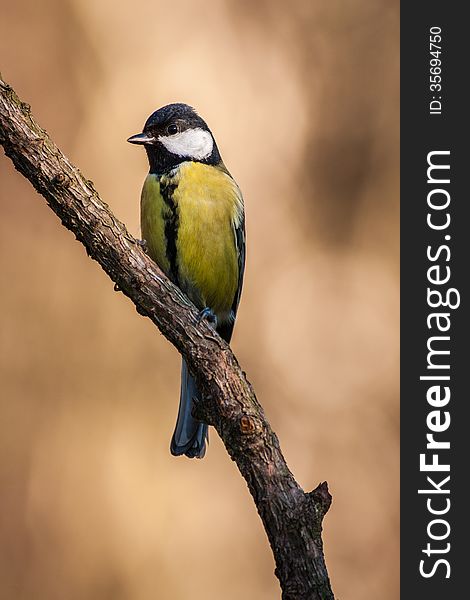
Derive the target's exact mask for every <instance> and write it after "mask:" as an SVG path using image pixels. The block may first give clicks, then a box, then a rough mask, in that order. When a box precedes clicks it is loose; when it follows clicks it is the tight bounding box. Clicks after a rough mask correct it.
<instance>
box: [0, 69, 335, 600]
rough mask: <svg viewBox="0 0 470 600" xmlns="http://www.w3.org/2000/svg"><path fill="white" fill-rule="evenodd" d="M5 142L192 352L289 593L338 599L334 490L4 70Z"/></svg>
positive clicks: (205, 407)
mask: <svg viewBox="0 0 470 600" xmlns="http://www.w3.org/2000/svg"><path fill="white" fill-rule="evenodd" d="M0 143H1V144H2V145H3V147H4V150H5V154H6V155H7V156H8V157H9V158H10V159H11V160H12V161H13V163H14V165H15V167H16V168H17V169H18V171H20V173H22V174H23V175H24V176H25V177H26V178H27V179H29V181H30V182H31V183H32V185H33V186H34V187H35V188H36V190H37V191H38V192H39V193H40V194H42V195H43V196H44V198H45V199H46V201H47V203H48V204H49V206H50V207H51V208H52V210H53V211H54V212H55V213H56V214H57V215H58V216H59V218H60V219H61V221H62V224H63V225H64V226H65V227H67V228H68V229H70V230H71V231H72V232H73V233H74V235H75V237H76V238H77V240H79V241H80V242H81V243H82V244H83V245H84V246H85V248H86V251H87V253H88V255H89V256H90V257H91V258H93V259H94V260H96V261H97V262H98V263H99V264H100V265H101V267H102V268H103V269H104V271H105V272H106V273H107V274H108V275H109V277H110V278H111V279H112V280H113V281H114V282H115V284H116V289H118V290H121V291H122V292H123V293H124V294H126V296H128V297H129V298H130V299H131V300H132V301H133V302H134V304H135V306H136V310H137V312H138V313H139V314H141V315H144V316H146V317H149V318H150V319H151V320H152V321H153V323H154V324H155V325H156V326H157V327H158V329H159V330H160V331H161V332H162V333H163V335H164V336H165V337H166V338H167V339H168V340H169V341H170V342H171V343H172V344H173V345H174V346H175V347H176V348H177V349H178V350H179V352H181V354H182V355H183V356H184V357H185V358H186V360H187V363H188V366H189V369H190V371H191V372H192V373H193V375H194V376H195V377H196V380H197V384H198V386H199V387H200V389H201V390H202V392H203V395H204V401H203V402H201V403H200V404H199V405H198V406H197V407H196V414H197V416H198V417H199V418H201V419H203V420H205V421H206V422H207V423H209V424H210V425H213V426H214V427H215V429H216V430H217V432H218V434H219V435H220V437H221V438H222V440H223V442H224V444H225V447H226V449H227V452H228V453H229V455H230V457H231V458H232V460H234V461H235V462H236V464H237V467H238V469H239V471H240V473H241V474H242V476H243V477H244V479H245V480H246V482H247V484H248V488H249V490H250V493H251V495H252V497H253V500H254V502H255V504H256V508H257V509H258V513H259V515H260V517H261V519H262V521H263V525H264V528H265V530H266V533H267V535H268V538H269V542H270V544H271V548H272V551H273V554H274V558H275V561H276V575H277V577H278V578H279V581H280V584H281V588H282V597H283V598H284V599H285V600H294V599H295V600H301V599H307V598H308V599H314V600H320V599H321V600H332V599H334V596H333V592H332V590H331V586H330V582H329V579H328V573H327V570H326V565H325V559H324V555H323V543H322V538H321V531H322V520H323V517H324V515H325V513H326V512H327V510H328V508H329V506H330V503H331V496H330V494H329V492H328V486H327V484H326V483H322V484H320V485H319V486H318V487H317V488H316V489H315V490H313V491H312V492H309V493H306V492H304V491H303V490H302V488H301V487H300V486H299V484H298V483H297V482H296V481H295V479H294V477H293V475H292V473H291V472H290V471H289V468H288V467H287V464H286V462H285V460H284V457H283V455H282V453H281V450H280V447H279V441H278V439H277V436H276V434H275V433H274V432H273V430H272V429H271V427H270V425H269V423H268V421H267V419H266V416H265V414H264V411H263V409H262V407H261V405H260V404H259V402H258V400H257V399H256V396H255V393H254V390H253V388H252V386H251V385H250V383H249V382H248V381H247V379H246V376H245V373H244V372H243V371H242V370H241V369H240V366H239V364H238V362H237V359H236V358H235V356H234V355H233V353H232V351H231V349H230V347H229V346H228V345H227V344H226V343H225V342H224V341H223V340H222V339H221V338H220V337H219V336H218V335H217V333H215V332H214V331H213V330H212V329H211V327H210V326H209V325H208V324H207V323H206V322H205V321H202V322H198V318H197V317H198V313H197V310H196V308H195V307H194V306H193V305H192V304H191V303H190V302H189V300H188V299H187V298H186V297H185V296H184V295H183V294H182V293H181V291H180V290H179V289H178V288H177V287H175V286H174V285H173V284H172V283H171V282H170V281H169V280H168V279H167V278H166V277H165V275H164V274H163V273H162V272H161V271H160V269H159V268H158V267H157V265H156V264H155V263H154V262H153V261H152V260H151V259H150V258H149V257H148V256H147V255H146V254H145V252H144V251H143V249H142V247H141V245H140V244H139V242H138V240H136V239H134V238H133V237H132V235H130V234H129V232H128V231H127V230H126V228H125V227H124V225H123V224H122V223H120V222H119V221H118V220H117V219H116V217H115V216H114V215H113V214H112V212H111V211H110V210H109V208H108V206H107V205H106V204H105V203H104V202H103V201H102V200H101V199H100V197H99V196H98V193H97V192H96V190H95V189H94V187H93V183H92V182H91V181H89V180H87V179H85V177H83V175H82V174H81V173H80V171H79V170H78V169H77V168H76V167H75V166H73V165H72V164H71V163H70V162H69V160H68V159H67V158H66V157H65V156H64V154H62V152H61V151H60V150H59V149H58V148H57V146H56V145H55V144H54V142H53V141H52V140H51V139H50V138H49V136H48V135H47V133H46V132H45V131H44V130H43V129H41V127H39V125H38V124H37V123H36V122H35V120H34V118H33V117H32V115H31V110H30V107H29V105H27V104H25V103H23V102H21V101H20V100H19V98H18V97H17V96H16V94H15V92H14V91H13V90H12V88H11V87H10V86H9V85H8V84H6V83H5V82H4V81H3V80H2V79H1V77H0Z"/></svg>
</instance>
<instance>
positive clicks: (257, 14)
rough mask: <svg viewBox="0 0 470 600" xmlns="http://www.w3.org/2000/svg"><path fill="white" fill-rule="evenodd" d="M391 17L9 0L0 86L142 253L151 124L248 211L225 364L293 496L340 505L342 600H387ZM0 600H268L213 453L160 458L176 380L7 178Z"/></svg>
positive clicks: (226, 476) (138, 322) (384, 6)
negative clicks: (259, 410) (197, 126)
mask: <svg viewBox="0 0 470 600" xmlns="http://www.w3.org/2000/svg"><path fill="white" fill-rule="evenodd" d="M398 22H399V13H398V1H397V0H396V1H395V0H379V1H377V0H356V2H348V1H346V0H342V1H339V0H333V1H331V2H320V0H292V1H290V2H288V3H286V2H283V1H281V0H270V1H268V0H264V1H257V2H252V1H249V0H246V1H238V0H221V1H219V2H216V1H208V0H197V1H194V0H193V1H191V0H173V1H172V2H162V1H157V0H153V1H150V0H140V1H139V2H115V1H111V0H101V1H99V2H94V1H92V0H42V1H41V2H34V1H33V0H30V1H29V2H28V1H26V0H15V1H14V2H13V1H12V0H0V69H1V71H2V73H3V76H4V77H5V79H6V80H7V81H8V82H9V83H10V84H12V85H13V86H14V88H15V89H16V91H17V92H18V93H19V94H20V96H21V97H22V98H23V100H26V101H27V102H29V103H31V105H32V109H33V112H34V114H35V115H36V117H37V119H38V121H39V122H40V123H41V124H42V125H43V126H44V127H45V128H46V129H47V130H48V131H49V132H50V133H51V135H52V136H53V137H54V139H55V140H56V142H57V143H58V144H59V145H60V146H61V148H62V149H63V150H64V151H65V153H66V154H67V155H68V156H69V157H70V158H71V159H72V160H73V161H74V162H75V163H77V164H78V165H79V166H80V168H81V169H82V171H83V172H84V173H85V175H86V176H87V177H88V178H90V179H92V180H93V181H94V182H95V184H96V187H97V189H98V190H99V191H100V193H101V194H102V197H103V198H104V199H105V200H106V201H107V202H108V203H109V204H110V205H111V207H112V208H113V210H114V211H115V212H116V214H117V215H118V217H119V218H120V219H121V220H123V221H124V222H125V223H126V224H127V225H128V227H129V228H130V230H131V232H132V233H134V234H135V235H139V212H138V202H139V194H140V188H141V184H142V181H143V179H144V176H145V174H146V170H147V163H146V158H145V153H144V152H143V151H142V150H141V149H138V148H135V147H132V146H130V145H129V144H126V142H125V140H126V138H127V137H128V136H129V135H131V134H133V133H136V132H138V131H139V130H141V127H142V125H143V123H144V121H145V119H146V118H147V116H148V115H149V114H150V113H151V112H152V111H153V110H154V109H156V108H158V107H159V106H161V105H163V104H166V103H168V102H173V101H183V102H187V103H189V104H192V105H193V106H195V107H196V108H197V109H198V110H199V112H200V113H201V115H202V116H203V117H204V118H206V119H207V121H208V123H209V125H210V127H211V129H212V130H213V132H214V133H215V136H216V139H217V141H218V144H219V148H220V149H221V152H222V156H223V157H224V160H225V162H226V164H227V165H228V167H229V169H230V170H231V171H232V173H233V175H234V176H235V178H236V179H237V181H238V182H239V184H240V186H241V188H242V190H243V192H244V196H245V202H246V211H247V236H248V259H247V260H248V262H247V270H246V277H245V287H244V293H243V298H242V302H241V307H240V311H239V318H238V323H237V326H236V328H235V335H234V339H233V343H232V346H233V348H234V350H235V352H236V353H237V355H238V357H239V360H240V362H241V364H242V366H243V368H244V369H245V370H246V371H247V373H248V376H249V378H250V380H251V381H252V382H253V384H254V385H255V388H256V390H257V393H258V397H259V399H260V401H261V402H262V404H263V405H264V407H265V409H266V412H267V415H268V417H269V419H270V421H271V423H272V425H273V427H274V429H275V430H276V432H277V433H278V435H279V438H280V441H281V445H282V448H283V450H284V452H285V455H286V458H287V461H288V463H289V465H290V467H291V469H292V471H293V472H294V474H295V475H296V477H297V479H298V481H299V482H300V483H301V485H303V486H304V487H305V488H306V489H312V488H313V487H315V486H316V485H317V484H318V482H319V481H322V480H325V479H327V480H328V482H329V484H330V489H331V491H332V493H333V495H334V502H333V505H332V508H331V510H330V512H329V514H328V515H327V517H326V519H325V523H324V525H325V532H324V539H325V550H326V557H327V564H328V567H329V571H330V576H331V579H332V583H333V588H334V590H335V592H336V595H337V597H338V598H339V599H340V600H359V599H360V600H366V599H370V600H376V599H378V598H380V599H381V600H389V599H392V598H393V599H394V598H397V597H398V527H399V513H398V466H399V464H398V460H399V454H398V117H399V114H398V69H399V64H398V42H399V39H398V35H399V31H398ZM0 199H1V204H0V274H1V296H0V319H1V321H0V323H1V329H0V373H1V402H0V488H1V496H0V598H1V599H2V600H3V599H8V600H16V599H25V600H26V599H27V600H29V599H33V598H34V599H35V600H56V599H57V600H64V599H67V600H69V599H70V600H75V599H77V600H79V599H80V600H81V599H93V600H94V599H96V600H106V599H110V600H111V599H112V600H150V599H155V598H159V599H160V598H162V599H166V598H171V599H176V600H178V599H187V598H192V599H194V600H196V599H204V600H212V599H221V598H223V599H226V600H235V599H239V598H246V599H250V600H268V599H272V598H278V597H279V596H280V592H279V588H278V584H277V580H276V579H275V577H274V575H273V569H274V564H273V560H272V557H271V553H270V549H269V547H268V543H267V540H266V537H265V534H264V531H263V529H262V526H261V524H260V521H259V519H258V516H257V514H256V511H255V509H254V505H253V503H252V501H251V498H250V497H249V494H248V491H247V489H246V487H245V484H244V482H243V480H242V479H241V477H240V476H239V474H238V472H237V470H236V468H235V466H234V464H233V463H231V461H230V460H229V458H228V456H227V454H226V453H225V451H224V448H223V446H222V444H221V442H220V440H219V439H218V437H217V435H216V434H215V433H213V434H212V436H211V442H210V447H209V451H208V453H207V456H206V458H205V459H204V460H203V461H190V460H186V459H175V458H172V457H171V456H170V454H169V450H168V445H169V441H170V436H171V433H172V430H173V426H174V421H175V418H176V411H177V403H178V393H179V369H180V361H179V357H178V355H177V353H176V351H175V350H174V349H173V348H172V347H171V346H170V345H169V344H168V343H167V342H166V340H165V339H163V338H162V337H161V336H160V335H159V334H158V333H157V332H156V330H155V329H154V328H153V326H152V325H151V324H150V322H149V321H148V320H146V319H143V318H141V317H139V316H138V315H137V314H136V312H135V310H134V309H133V306H132V305H131V304H130V302H129V301H128V300H126V299H125V298H124V297H123V296H122V295H121V294H116V293H114V292H113V286H112V284H111V282H110V281H109V280H108V279H107V277H106V276H105V275H104V273H103V272H102V271H101V270H100V268H99V267H98V265H97V264H96V263H94V262H92V261H90V260H89V259H88V258H87V256H86V254H85V251H84V249H83V248H82V247H81V245H79V244H78V243H77V242H75V240H74V238H73V236H72V235H71V234H70V233H69V232H68V231H66V230H65V229H64V228H62V227H61V226H60V223H59V221H58V220H57V218H56V217H55V215H54V214H53V213H52V211H50V209H49V208H48V207H47V206H46V204H45V202H44V200H43V199H42V198H40V197H39V196H37V195H36V193H35V192H34V191H33V189H32V188H31V187H30V185H29V184H28V183H27V182H26V181H25V180H24V179H23V178H22V177H21V176H20V175H19V174H18V173H16V172H15V171H14V170H13V168H12V165H11V164H10V162H9V161H8V160H7V159H6V158H5V157H4V156H3V154H2V156H0Z"/></svg>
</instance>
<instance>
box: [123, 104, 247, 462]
mask: <svg viewBox="0 0 470 600" xmlns="http://www.w3.org/2000/svg"><path fill="white" fill-rule="evenodd" d="M127 141H128V142H130V143H131V144H140V145H143V146H144V148H145V150H146V153H147V158H148V163H149V173H148V175H147V177H146V179H145V181H144V185H143V188H142V193H141V200H140V222H141V235H142V241H143V243H144V244H145V247H146V251H147V253H148V255H149V256H150V258H151V259H152V260H154V261H155V262H156V263H157V265H158V266H159V267H160V269H161V270H162V271H163V272H164V273H165V274H166V275H167V277H168V278H169V279H170V280H171V281H172V282H173V283H174V284H175V285H177V286H178V287H179V288H180V289H181V291H182V292H183V293H184V294H186V296H187V297H188V298H189V299H190V300H191V301H192V302H193V304H194V305H195V306H196V308H197V309H198V310H199V315H200V318H205V319H207V321H208V322H209V323H210V324H212V326H213V327H214V328H215V329H216V331H217V332H218V333H219V335H220V336H221V337H222V338H223V339H224V340H225V341H226V342H227V343H230V340H231V337H232V332H233V327H234V323H235V318H236V315H237V310H238V305H239V302H240V295H241V291H242V284H243V274H244V270H245V209H244V202H243V196H242V193H241V191H240V188H239V186H238V185H237V183H236V181H235V179H234V178H233V177H232V175H231V174H230V172H229V171H228V169H227V168H226V166H225V165H224V163H223V161H222V158H221V156H220V152H219V149H218V147H217V144H216V141H215V138H214V136H213V134H212V132H211V130H210V129H209V127H208V125H207V123H206V122H205V121H204V120H203V119H202V118H201V117H200V116H199V114H198V113H197V112H196V110H195V109H194V108H192V107H191V106H188V105H187V104H182V103H174V104H168V105H166V106H163V107H162V108H159V109H158V110H156V111H155V112H154V113H152V114H151V115H150V116H149V117H148V119H147V121H146V123H145V125H144V127H143V130H142V133H138V134H136V135H133V136H131V137H130V138H129V139H128V140H127ZM201 399H202V396H201V393H200V392H199V390H198V388H197V385H196V382H195V380H194V378H193V376H192V375H191V373H190V372H189V370H188V366H187V364H186V361H185V359H184V357H183V358H182V366H181V389H180V402H179V408H178V416H177V420H176V426H175V431H174V433H173V436H172V439H171V444H170V452H171V454H172V455H174V456H180V455H186V456H187V457H189V458H203V457H204V455H205V452H206V443H207V440H208V426H207V424H206V423H203V422H200V421H198V420H197V419H196V418H195V417H193V414H192V411H193V407H194V403H195V402H197V401H199V400H201Z"/></svg>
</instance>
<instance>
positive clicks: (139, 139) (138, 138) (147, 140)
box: [127, 133, 157, 145]
mask: <svg viewBox="0 0 470 600" xmlns="http://www.w3.org/2000/svg"><path fill="white" fill-rule="evenodd" d="M127 141H128V142H129V143H130V144H144V145H145V144H154V143H155V142H156V141H157V140H156V139H155V138H154V137H152V136H149V135H147V134H146V133H137V134H136V135H132V136H131V137H130V138H129V139H128V140H127Z"/></svg>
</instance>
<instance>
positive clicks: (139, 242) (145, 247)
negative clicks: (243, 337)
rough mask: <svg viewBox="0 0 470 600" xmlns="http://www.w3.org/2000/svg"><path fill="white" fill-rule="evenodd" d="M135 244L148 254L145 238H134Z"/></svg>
mask: <svg viewBox="0 0 470 600" xmlns="http://www.w3.org/2000/svg"><path fill="white" fill-rule="evenodd" d="M136 242H137V245H138V246H140V247H141V248H142V250H143V251H144V252H145V254H148V248H149V247H148V244H147V240H136Z"/></svg>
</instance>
